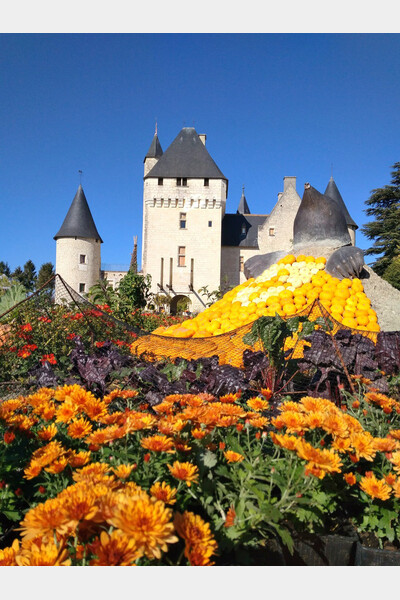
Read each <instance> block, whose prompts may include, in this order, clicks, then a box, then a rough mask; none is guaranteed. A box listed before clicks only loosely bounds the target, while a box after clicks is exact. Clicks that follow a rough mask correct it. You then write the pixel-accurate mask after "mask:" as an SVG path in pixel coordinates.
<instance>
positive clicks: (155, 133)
mask: <svg viewBox="0 0 400 600" xmlns="http://www.w3.org/2000/svg"><path fill="white" fill-rule="evenodd" d="M154 135H157V117H156V130H155V132H154Z"/></svg>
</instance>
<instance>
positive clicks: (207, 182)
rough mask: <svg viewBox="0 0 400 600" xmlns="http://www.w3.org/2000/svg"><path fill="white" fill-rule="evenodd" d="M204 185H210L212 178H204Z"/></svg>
mask: <svg viewBox="0 0 400 600" xmlns="http://www.w3.org/2000/svg"><path fill="white" fill-rule="evenodd" d="M204 185H205V186H207V187H208V186H209V185H210V180H209V178H208V177H205V178H204Z"/></svg>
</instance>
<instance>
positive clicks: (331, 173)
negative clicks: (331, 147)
mask: <svg viewBox="0 0 400 600" xmlns="http://www.w3.org/2000/svg"><path fill="white" fill-rule="evenodd" d="M331 179H333V163H331Z"/></svg>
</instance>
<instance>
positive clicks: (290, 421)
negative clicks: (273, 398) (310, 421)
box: [271, 411, 306, 433]
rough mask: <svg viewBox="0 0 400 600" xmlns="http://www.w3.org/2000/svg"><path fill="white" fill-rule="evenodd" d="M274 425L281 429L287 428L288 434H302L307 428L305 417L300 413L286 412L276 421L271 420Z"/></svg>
mask: <svg viewBox="0 0 400 600" xmlns="http://www.w3.org/2000/svg"><path fill="white" fill-rule="evenodd" d="M271 423H272V425H274V426H275V427H277V429H281V428H282V427H286V430H287V432H288V433H300V432H302V431H304V428H305V427H306V420H305V418H304V416H303V415H302V414H300V413H298V412H292V411H285V412H283V413H282V414H280V415H279V416H278V417H276V418H275V419H272V420H271Z"/></svg>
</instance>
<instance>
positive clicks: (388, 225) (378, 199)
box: [361, 162, 400, 276]
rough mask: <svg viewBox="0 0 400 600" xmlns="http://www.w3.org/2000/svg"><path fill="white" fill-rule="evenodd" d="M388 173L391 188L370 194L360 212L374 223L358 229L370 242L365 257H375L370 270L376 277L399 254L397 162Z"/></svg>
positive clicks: (399, 172)
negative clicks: (389, 173) (371, 218)
mask: <svg viewBox="0 0 400 600" xmlns="http://www.w3.org/2000/svg"><path fill="white" fill-rule="evenodd" d="M392 169H393V171H392V173H391V175H392V180H391V185H385V186H384V187H382V188H377V189H374V190H372V194H371V196H370V198H369V199H368V200H367V201H366V203H365V204H366V205H367V208H366V209H365V211H364V212H365V213H366V214H367V216H368V217H373V218H374V220H373V221H371V222H370V223H367V224H366V225H364V226H363V227H362V228H361V231H362V233H363V234H364V235H365V236H366V237H367V238H368V239H369V240H373V242H374V243H373V245H372V247H371V248H369V249H368V250H366V251H365V254H366V255H374V256H378V258H377V259H376V260H375V262H374V263H373V265H372V267H373V269H374V271H375V272H376V273H377V274H378V275H380V276H382V275H383V274H384V273H385V271H386V269H388V267H389V266H390V265H391V263H392V261H393V260H394V259H395V258H396V256H398V255H399V253H400V162H396V163H395V164H394V165H393V167H392Z"/></svg>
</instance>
